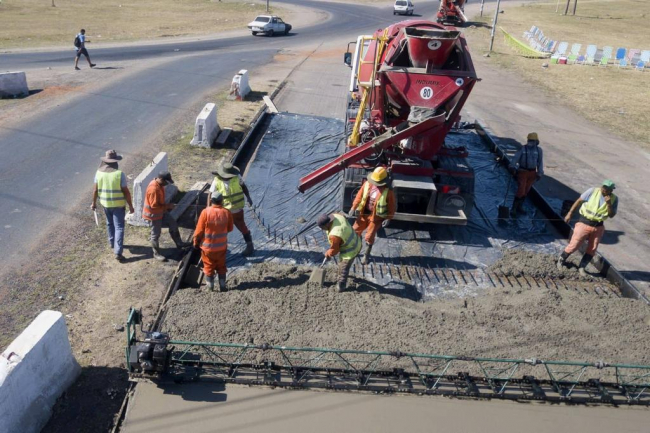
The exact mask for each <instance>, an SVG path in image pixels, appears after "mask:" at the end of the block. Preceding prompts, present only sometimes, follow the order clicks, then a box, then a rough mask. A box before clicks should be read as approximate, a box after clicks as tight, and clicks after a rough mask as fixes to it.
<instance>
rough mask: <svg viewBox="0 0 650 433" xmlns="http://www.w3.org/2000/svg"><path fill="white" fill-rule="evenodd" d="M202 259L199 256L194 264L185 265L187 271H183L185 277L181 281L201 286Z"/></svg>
mask: <svg viewBox="0 0 650 433" xmlns="http://www.w3.org/2000/svg"><path fill="white" fill-rule="evenodd" d="M202 265H203V260H202V259H200V258H199V262H198V263H197V264H196V265H189V266H188V267H187V272H186V273H185V278H184V279H183V282H184V283H185V284H187V285H188V286H191V287H201V281H202V280H203V270H202V269H201V268H202V267H203V266H202Z"/></svg>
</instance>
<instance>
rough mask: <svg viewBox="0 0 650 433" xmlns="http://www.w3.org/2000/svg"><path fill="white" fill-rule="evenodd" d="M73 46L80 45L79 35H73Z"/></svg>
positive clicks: (77, 46)
mask: <svg viewBox="0 0 650 433" xmlns="http://www.w3.org/2000/svg"><path fill="white" fill-rule="evenodd" d="M74 46H75V47H76V48H79V47H81V41H80V40H79V35H77V36H75V38H74Z"/></svg>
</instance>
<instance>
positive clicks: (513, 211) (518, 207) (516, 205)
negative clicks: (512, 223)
mask: <svg viewBox="0 0 650 433" xmlns="http://www.w3.org/2000/svg"><path fill="white" fill-rule="evenodd" d="M524 200H525V199H524V198H518V197H515V199H514V200H513V202H512V208H510V216H511V217H512V218H516V217H517V213H518V212H522V211H523V208H522V206H523V204H524Z"/></svg>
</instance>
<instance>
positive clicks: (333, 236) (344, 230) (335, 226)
mask: <svg viewBox="0 0 650 433" xmlns="http://www.w3.org/2000/svg"><path fill="white" fill-rule="evenodd" d="M317 224H318V227H320V228H321V230H325V232H326V233H327V240H328V241H329V243H330V248H329V249H328V250H327V251H325V257H328V258H329V257H334V256H336V255H337V254H339V255H340V257H339V258H340V261H339V276H338V282H337V284H336V289H337V290H338V291H339V292H342V291H344V290H345V288H346V286H347V281H348V275H349V274H350V268H351V267H352V261H353V260H354V258H355V257H356V256H357V255H358V254H359V251H361V238H360V237H359V235H358V234H356V233H355V232H354V230H352V226H350V223H349V222H348V220H347V218H346V217H345V215H342V214H339V213H333V214H330V215H327V214H322V215H321V216H319V217H318V221H317Z"/></svg>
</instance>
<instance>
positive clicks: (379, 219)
mask: <svg viewBox="0 0 650 433" xmlns="http://www.w3.org/2000/svg"><path fill="white" fill-rule="evenodd" d="M396 208H397V206H396V203H395V193H394V192H393V189H392V188H389V187H388V171H386V169H385V168H384V167H377V168H375V170H374V171H373V172H372V173H368V180H367V181H365V182H364V183H363V185H361V189H359V192H358V193H357V196H356V198H355V199H354V202H352V208H350V212H348V216H350V217H353V216H354V215H355V211H356V212H358V216H357V220H356V221H355V222H354V226H352V228H353V230H354V231H355V232H356V233H357V234H358V235H359V236H362V235H363V232H364V230H366V250H365V253H364V255H363V264H364V265H366V264H368V259H369V257H370V251H371V250H372V246H373V244H374V243H375V237H376V236H377V232H378V231H379V228H380V227H386V226H388V223H389V222H390V220H391V219H393V217H394V216H395V210H396Z"/></svg>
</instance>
